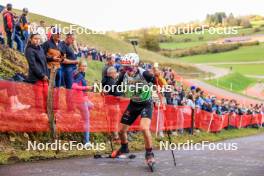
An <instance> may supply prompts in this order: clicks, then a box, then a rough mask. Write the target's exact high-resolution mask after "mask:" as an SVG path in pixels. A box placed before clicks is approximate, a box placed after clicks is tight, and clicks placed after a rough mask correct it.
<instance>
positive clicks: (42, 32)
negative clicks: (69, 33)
mask: <svg viewBox="0 0 264 176" xmlns="http://www.w3.org/2000/svg"><path fill="white" fill-rule="evenodd" d="M37 33H38V34H39V35H40V43H41V44H43V43H45V42H46V41H47V40H48V38H47V34H46V28H45V21H43V20H41V21H40V22H39V26H38V27H37Z"/></svg>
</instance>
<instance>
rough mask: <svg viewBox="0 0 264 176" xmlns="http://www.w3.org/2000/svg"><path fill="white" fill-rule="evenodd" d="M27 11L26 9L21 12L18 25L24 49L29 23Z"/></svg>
mask: <svg viewBox="0 0 264 176" xmlns="http://www.w3.org/2000/svg"><path fill="white" fill-rule="evenodd" d="M27 15H28V9H27V8H23V11H22V15H21V16H20V18H19V24H20V28H21V31H22V36H23V37H22V41H23V46H24V47H25V46H26V44H27V41H28V37H29V28H28V27H29V22H28V18H27Z"/></svg>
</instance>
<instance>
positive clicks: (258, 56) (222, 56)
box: [180, 44, 264, 63]
mask: <svg viewBox="0 0 264 176" xmlns="http://www.w3.org/2000/svg"><path fill="white" fill-rule="evenodd" d="M263 51H264V44H260V45H256V46H248V47H241V48H239V49H237V50H234V51H229V52H224V53H216V54H205V55H196V56H188V57H183V58H181V59H180V60H181V61H183V62H189V63H217V62H246V61H264V52H263Z"/></svg>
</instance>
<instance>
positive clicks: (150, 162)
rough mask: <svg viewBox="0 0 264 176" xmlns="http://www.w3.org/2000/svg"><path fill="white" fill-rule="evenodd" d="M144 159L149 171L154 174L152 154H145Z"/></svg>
mask: <svg viewBox="0 0 264 176" xmlns="http://www.w3.org/2000/svg"><path fill="white" fill-rule="evenodd" d="M145 159H146V164H147V165H148V167H149V169H150V171H151V172H154V171H155V164H156V162H155V159H154V153H153V152H149V153H146V156H145Z"/></svg>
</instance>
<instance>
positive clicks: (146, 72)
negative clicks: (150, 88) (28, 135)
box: [142, 71, 157, 84]
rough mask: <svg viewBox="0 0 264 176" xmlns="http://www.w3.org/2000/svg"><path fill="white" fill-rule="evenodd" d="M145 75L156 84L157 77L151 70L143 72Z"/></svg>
mask: <svg viewBox="0 0 264 176" xmlns="http://www.w3.org/2000/svg"><path fill="white" fill-rule="evenodd" d="M142 75H143V77H144V78H145V79H146V81H147V82H151V83H153V84H156V83H157V82H156V78H155V75H154V74H153V73H151V72H149V71H144V72H143V73H142Z"/></svg>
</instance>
